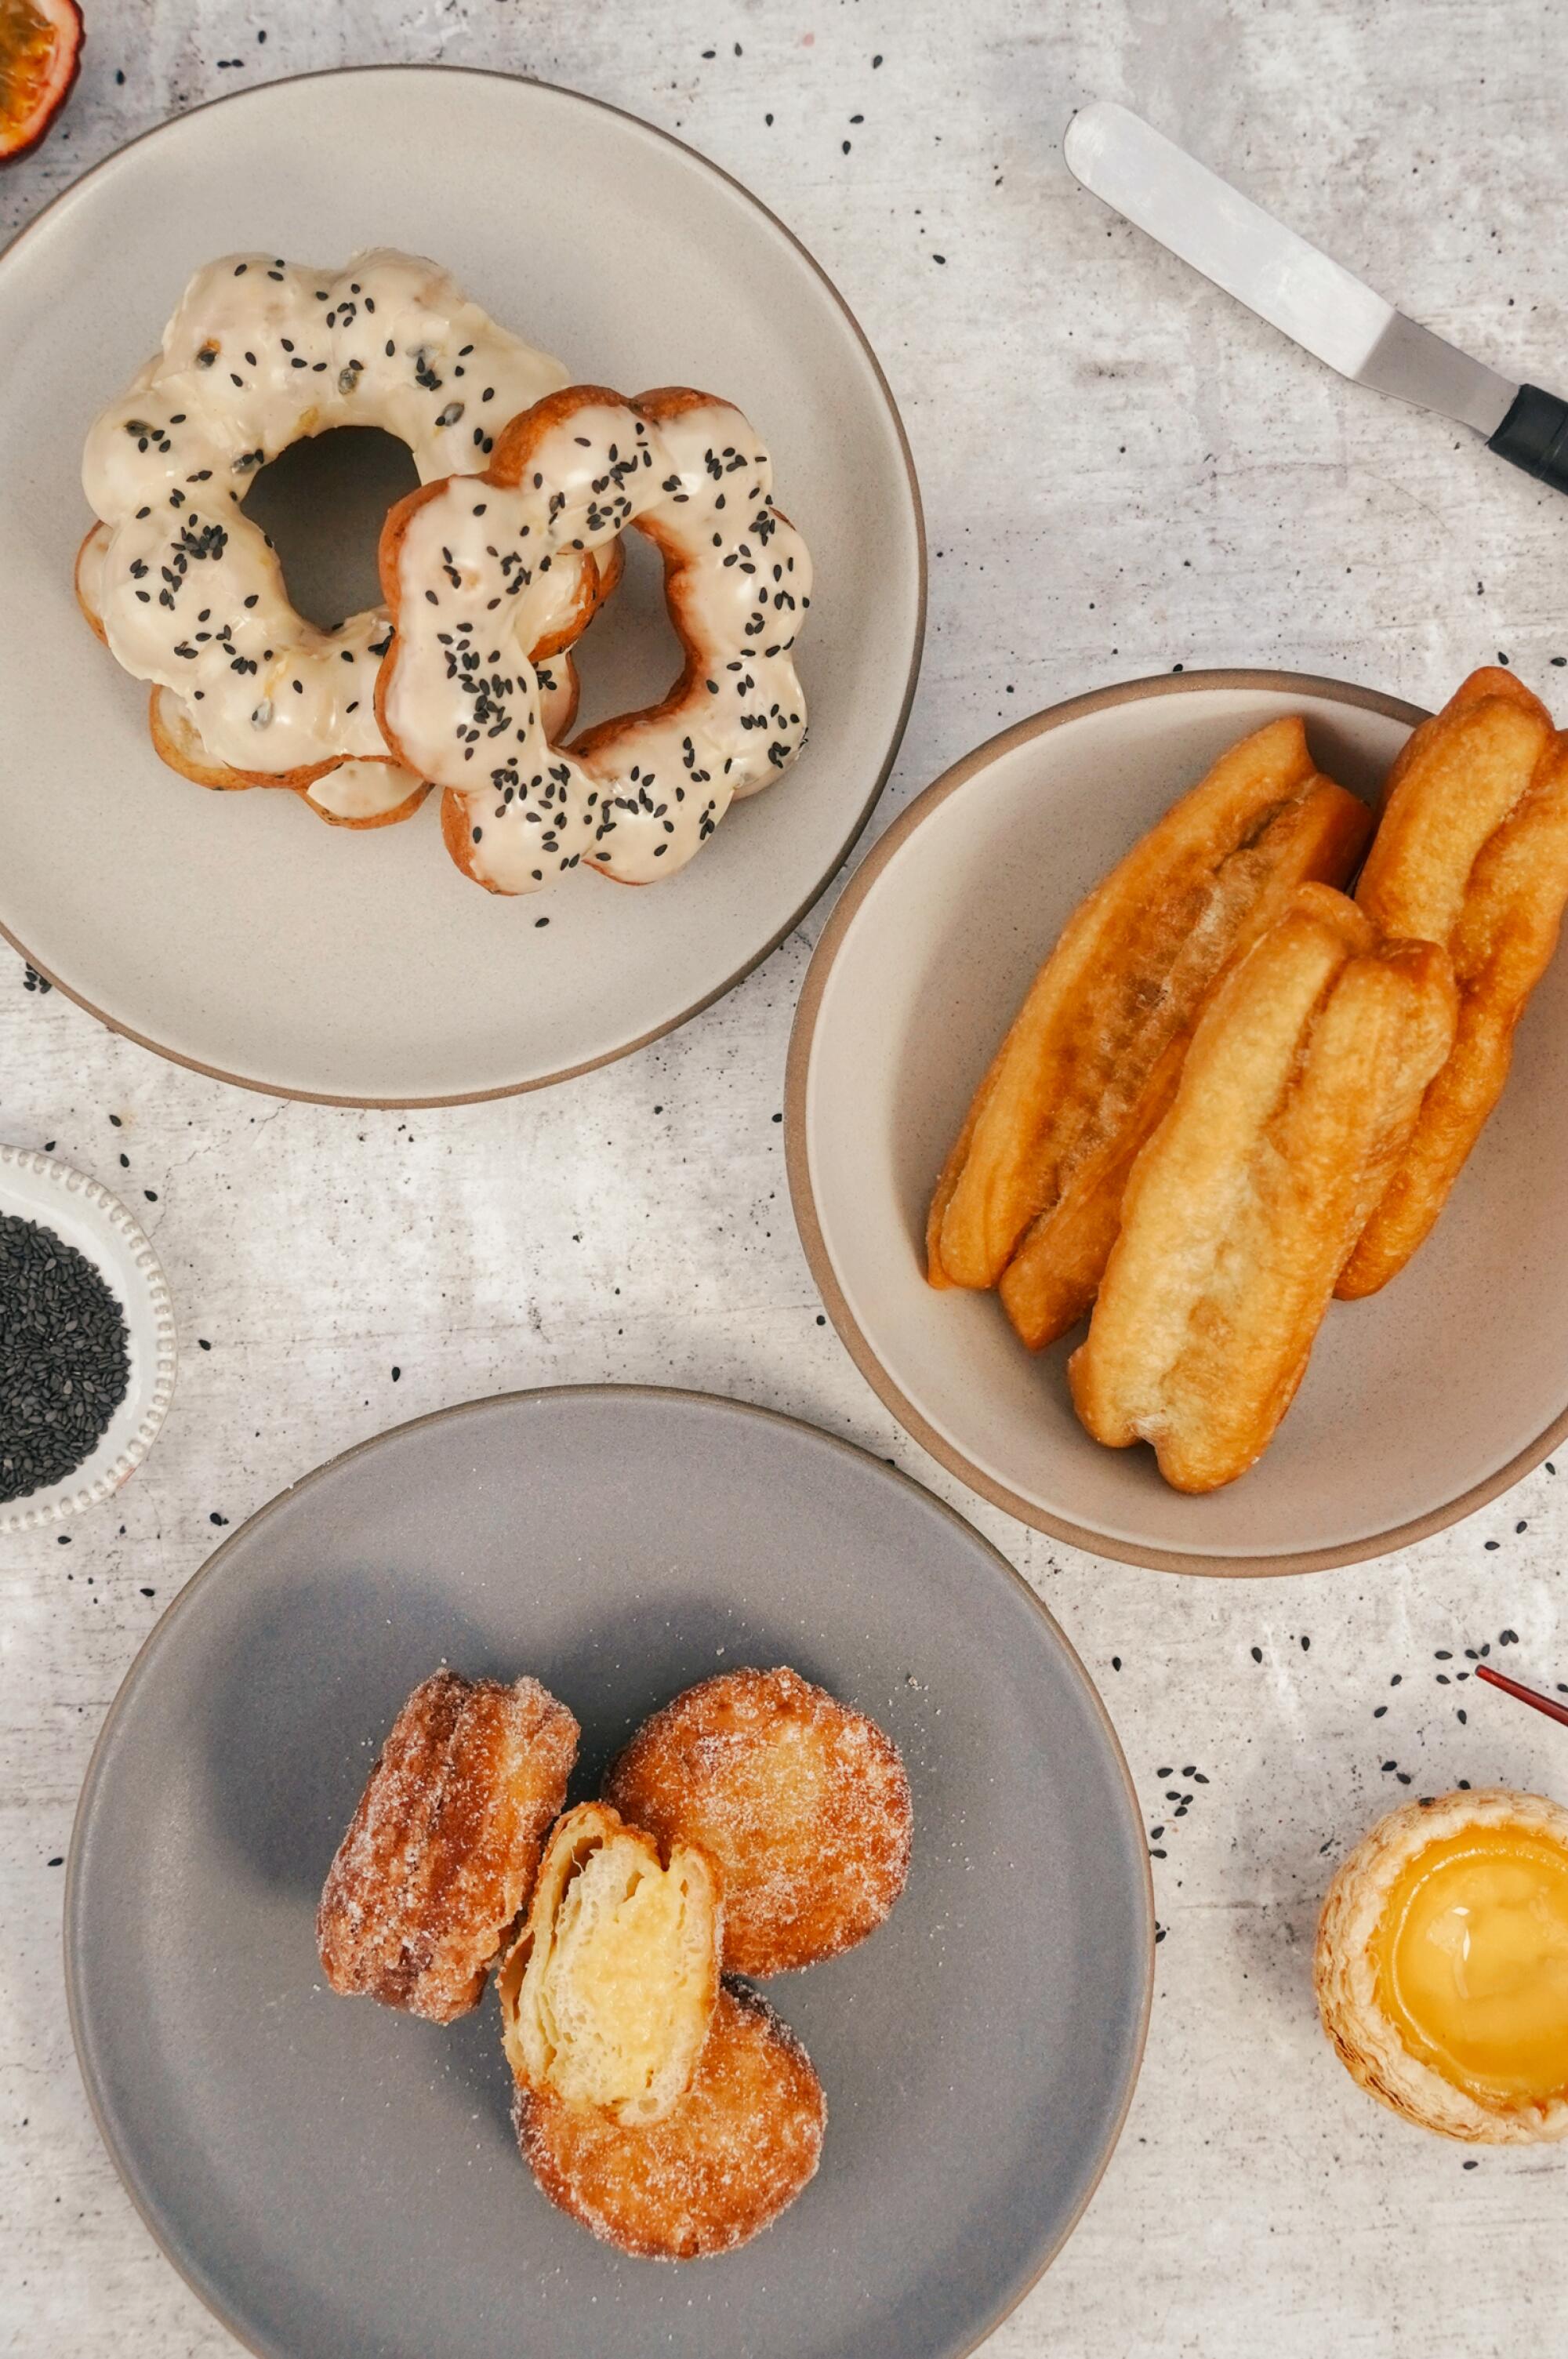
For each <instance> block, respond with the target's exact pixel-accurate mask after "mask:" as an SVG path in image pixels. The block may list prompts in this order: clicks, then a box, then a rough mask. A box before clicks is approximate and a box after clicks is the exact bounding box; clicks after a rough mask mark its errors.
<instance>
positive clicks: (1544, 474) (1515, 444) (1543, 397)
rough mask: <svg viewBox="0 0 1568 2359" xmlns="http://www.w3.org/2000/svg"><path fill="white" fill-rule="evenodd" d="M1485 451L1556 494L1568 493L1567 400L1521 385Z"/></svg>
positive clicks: (1538, 387) (1534, 386) (1531, 386)
mask: <svg viewBox="0 0 1568 2359" xmlns="http://www.w3.org/2000/svg"><path fill="white" fill-rule="evenodd" d="M1486 448H1487V450H1488V451H1496V452H1497V456H1498V457H1499V458H1500V459H1511V460H1512V462H1513V463H1514V465H1515V466H1516V467H1522V468H1523V469H1524V471H1525V473H1526V474H1527V475H1534V476H1535V477H1536V479H1537V481H1538V482H1540V483H1542V484H1551V485H1552V490H1553V491H1554V492H1568V401H1559V400H1558V398H1557V396H1556V395H1555V394H1554V393H1543V392H1542V391H1541V387H1540V386H1538V385H1521V386H1520V387H1519V391H1518V392H1517V393H1516V394H1515V396H1514V397H1513V402H1512V404H1511V406H1510V408H1509V410H1508V416H1507V417H1506V418H1505V419H1504V420H1503V422H1502V424H1501V425H1500V426H1499V427H1498V429H1497V432H1496V433H1495V434H1494V435H1493V436H1492V438H1491V440H1489V441H1488V442H1487V444H1486Z"/></svg>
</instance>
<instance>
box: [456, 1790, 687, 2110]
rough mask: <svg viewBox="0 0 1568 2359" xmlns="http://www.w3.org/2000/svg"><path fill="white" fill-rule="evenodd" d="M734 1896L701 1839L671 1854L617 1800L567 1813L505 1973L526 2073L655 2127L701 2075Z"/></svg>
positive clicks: (532, 2081)
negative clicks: (725, 1890)
mask: <svg viewBox="0 0 1568 2359" xmlns="http://www.w3.org/2000/svg"><path fill="white" fill-rule="evenodd" d="M723 1922H724V1907H723V1902H722V1900H721V1897H720V1893H719V1881H718V1876H717V1874H716V1873H715V1871H714V1868H713V1864H712V1862H711V1861H710V1860H709V1859H708V1857H707V1854H705V1853H704V1852H702V1851H699V1850H698V1849H697V1847H696V1845H695V1844H694V1843H671V1844H670V1850H669V1855H668V1857H661V1856H660V1854H659V1845H658V1844H657V1843H655V1842H654V1840H653V1838H652V1836H651V1835H646V1834H644V1833H643V1832H642V1831H641V1829H640V1828H637V1827H628V1826H627V1825H626V1823H625V1821H623V1820H622V1818H621V1817H620V1814H619V1813H618V1812H617V1811H615V1810H611V1809H610V1808H609V1806H608V1805H607V1804H606V1803H604V1802H583V1803H581V1804H580V1805H579V1806H578V1808H577V1809H576V1810H568V1812H567V1813H566V1816H565V1817H564V1818H563V1819H558V1820H557V1821H556V1824H555V1827H554V1830H553V1832H551V1835H550V1841H549V1843H547V1844H546V1845H545V1852H544V1857H543V1859H542V1860H541V1861H540V1863H539V1876H538V1880H537V1881H536V1883H535V1886H534V1897H533V1899H532V1901H531V1902H530V1903H529V1907H528V1922H527V1923H526V1925H525V1926H524V1928H523V1930H522V1932H521V1933H520V1934H519V1935H518V1937H517V1941H516V1942H515V1943H514V1945H513V1947H512V1949H511V1951H509V1952H508V1954H507V1956H506V1959H505V1961H504V1962H503V1963H502V1966H501V1969H500V1972H499V1973H498V1974H497V1976H496V1980H495V1987H496V1991H497V1993H498V1995H499V1997H500V2001H501V2021H502V2039H503V2043H504V2045H505V2047H506V2058H507V2061H508V2062H509V2063H510V2065H511V2067H512V2071H513V2073H514V2075H515V2076H516V2078H517V2080H519V2081H523V2082H527V2083H528V2087H529V2088H532V2089H540V2090H544V2089H548V2090H550V2091H552V2092H553V2093H555V2094H556V2095H557V2096H559V2097H561V2098H562V2099H563V2100H564V2102H565V2103H566V2104H569V2105H572V2106H576V2107H579V2108H582V2107H587V2108H589V2109H590V2110H593V2111H598V2112H602V2113H605V2114H610V2115H611V2116H612V2117H613V2118H614V2119H615V2121H617V2122H623V2123H626V2124H631V2125H637V2126H640V2127H646V2126H647V2125H648V2124H649V2123H652V2122H659V2121H662V2120H663V2119H664V2117H665V2115H666V2114H668V2113H670V2110H671V2108H672V2107H673V2106H674V2105H675V2104H676V2103H677V2102H678V2100H679V2099H680V2098H681V2097H683V2096H684V2095H685V2093H686V2091H687V2090H688V2089H689V2088H690V2087H691V2076H692V2074H693V2072H694V2071H696V2069H697V2060H698V2058H699V2057H700V2056H701V2054H702V2045H703V2042H704V2041H705V2040H706V2038H707V2037H708V2027H709V2025H710V2024H711V2023H712V2021H713V2008H714V2006H715V2005H716V2004H717V2001H718V1995H719V1951H720V1940H721V1935H722V1928H723Z"/></svg>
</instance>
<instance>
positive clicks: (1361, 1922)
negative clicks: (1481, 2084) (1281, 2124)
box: [1312, 1787, 1568, 2146]
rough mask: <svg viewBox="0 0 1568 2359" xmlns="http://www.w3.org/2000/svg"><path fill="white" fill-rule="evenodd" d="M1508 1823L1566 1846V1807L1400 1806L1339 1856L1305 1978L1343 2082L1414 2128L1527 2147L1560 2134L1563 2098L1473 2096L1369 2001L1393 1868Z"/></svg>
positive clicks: (1566, 2132) (1500, 1797) (1476, 1797)
mask: <svg viewBox="0 0 1568 2359" xmlns="http://www.w3.org/2000/svg"><path fill="white" fill-rule="evenodd" d="M1475 1826H1510V1827H1512V1826H1517V1827H1520V1828H1523V1829H1524V1830H1525V1831H1526V1832H1529V1833H1531V1834H1539V1835H1543V1836H1545V1837H1547V1838H1548V1839H1549V1840H1550V1841H1551V1842H1552V1843H1555V1844H1557V1845H1559V1846H1560V1847H1561V1848H1562V1849H1563V1850H1564V1851H1568V1810H1563V1809H1562V1808H1561V1807H1560V1806H1559V1805H1558V1804H1557V1803H1556V1802H1551V1801H1548V1800H1546V1799H1544V1798H1543V1797H1542V1796H1541V1795H1540V1794H1516V1793H1510V1792H1509V1791H1508V1789H1507V1788H1503V1787H1490V1788H1481V1789H1479V1790H1478V1791H1475V1792H1474V1793H1454V1794H1440V1795H1439V1796H1438V1797H1437V1799H1435V1800H1434V1801H1431V1802H1407V1803H1406V1804H1405V1806H1404V1808H1403V1809H1402V1810H1395V1811H1394V1812H1393V1813H1392V1814H1391V1815H1390V1816H1389V1817H1388V1818H1386V1819H1383V1820H1381V1821H1379V1822H1378V1824H1377V1826H1375V1827H1374V1828H1373V1829H1372V1831H1371V1832H1370V1834H1368V1835H1367V1836H1366V1837H1365V1838H1364V1839H1363V1841H1362V1842H1361V1843H1358V1844H1357V1846H1356V1849H1355V1851H1353V1852H1352V1853H1351V1854H1350V1856H1349V1858H1348V1859H1346V1860H1345V1861H1344V1862H1343V1863H1342V1864H1341V1866H1340V1868H1339V1870H1338V1872H1337V1874H1336V1875H1335V1876H1334V1882H1333V1883H1332V1884H1331V1885H1330V1886H1329V1888H1328V1895H1327V1897H1326V1898H1325V1899H1324V1901H1323V1915H1322V1917H1321V1919H1319V1923H1318V1937H1317V1948H1316V1951H1315V1954H1314V1957H1313V1962H1312V1980H1313V1984H1314V1987H1315V1989H1316V1992H1317V2002H1318V2009H1319V2012H1320V2014H1321V2015H1322V2017H1323V2029H1324V2030H1325V2031H1326V2032H1327V2034H1328V2037H1329V2038H1330V2039H1331V2040H1332V2042H1333V2043H1334V2050H1335V2052H1336V2053H1337V2055H1338V2057H1339V2060H1340V2061H1341V2063H1342V2064H1343V2065H1344V2066H1345V2071H1347V2072H1348V2073H1349V2074H1350V2076H1351V2078H1352V2080H1354V2081H1356V2082H1359V2084H1360V2086H1361V2087H1362V2088H1364V2089H1365V2090H1366V2091H1367V2094H1368V2095H1369V2096H1373V2097H1376V2098H1377V2100H1378V2102H1379V2104H1385V2105H1387V2106H1388V2107H1389V2108H1390V2110H1391V2111H1392V2112H1394V2113H1396V2114H1402V2115H1403V2117H1404V2119H1405V2120H1406V2121H1408V2122H1414V2123H1415V2124H1416V2125H1417V2126H1418V2127H1419V2128H1421V2129H1428V2130H1436V2131H1437V2132H1438V2133H1439V2135H1440V2136H1443V2137H1451V2138H1461V2139H1464V2140H1465V2141H1467V2142H1468V2143H1470V2144H1472V2145H1477V2146H1533V2145H1538V2144H1541V2143H1544V2142H1547V2141H1549V2140H1552V2139H1555V2138H1561V2137H1568V2099H1565V2098H1562V2097H1554V2098H1552V2099H1551V2100H1550V2101H1549V2102H1547V2103H1545V2104H1541V2103H1539V2102H1537V2101H1534V2100H1531V2099H1529V2098H1522V2097H1521V2098H1505V2097H1497V2098H1492V2099H1490V2100H1487V2101H1486V2102H1483V2101H1482V2100H1481V2099H1479V2098H1478V2097H1475V2096H1473V2095H1471V2094H1470V2093H1468V2092H1466V2091H1465V2090H1464V2089H1457V2088H1455V2087H1454V2084H1453V2082H1450V2081H1447V2080H1445V2079H1444V2078H1443V2074H1442V2073H1441V2072H1436V2071H1433V2070H1432V2067H1431V2065H1429V2064H1424V2063H1422V2062H1421V2060H1419V2058H1417V2057H1414V2056H1412V2055H1411V2054H1410V2050H1409V2049H1407V2048H1406V2046H1405V2044H1404V2042H1403V2041H1402V2040H1401V2039H1400V2038H1399V2033H1398V2031H1397V2030H1396V2028H1395V2027H1394V2025H1393V2024H1392V2023H1391V2022H1390V2021H1389V2020H1388V2016H1387V2015H1386V2014H1385V2012H1384V2010H1383V2008H1382V2007H1381V2006H1379V2004H1378V2000H1377V1970H1376V1967H1375V1964H1374V1962H1373V1943H1374V1939H1375V1936H1376V1934H1377V1927H1378V1923H1379V1920H1380V1919H1381V1917H1382V1914H1383V1909H1384V1906H1385V1904H1386V1902H1387V1900H1388V1896H1389V1893H1390V1892H1391V1890H1392V1889H1393V1886H1394V1885H1395V1884H1396V1883H1397V1882H1398V1880H1399V1876H1400V1875H1401V1874H1402V1873H1403V1871H1404V1870H1405V1869H1406V1868H1407V1867H1408V1866H1409V1865H1410V1864H1411V1862H1412V1861H1413V1860H1415V1859H1416V1858H1417V1857H1418V1856H1419V1855H1420V1854H1421V1853H1422V1852H1423V1851H1425V1850H1426V1849H1427V1848H1428V1846H1429V1845H1431V1844H1432V1843H1441V1842H1442V1841H1443V1838H1444V1837H1445V1836H1448V1835H1456V1834H1463V1833H1464V1832H1465V1829H1466V1828H1467V1827H1475Z"/></svg>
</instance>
